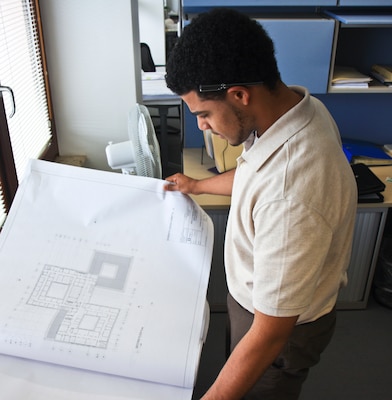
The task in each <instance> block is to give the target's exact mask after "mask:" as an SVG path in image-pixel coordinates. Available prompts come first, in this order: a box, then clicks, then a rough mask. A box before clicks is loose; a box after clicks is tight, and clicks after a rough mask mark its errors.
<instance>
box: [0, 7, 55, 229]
mask: <svg viewBox="0 0 392 400" xmlns="http://www.w3.org/2000/svg"><path fill="white" fill-rule="evenodd" d="M35 2H37V0H35V1H34V0H1V2H0V54H1V57H0V84H1V85H4V86H8V87H10V88H11V89H12V91H13V93H14V97H15V114H14V116H13V117H12V118H11V117H10V115H11V112H12V108H13V107H12V106H13V105H12V98H11V96H9V95H7V94H6V93H2V96H3V101H4V105H5V114H6V116H7V117H6V125H8V131H9V136H10V142H11V146H12V153H13V160H14V166H12V167H13V168H15V169H16V175H17V178H18V180H19V181H20V179H21V178H22V177H23V174H24V171H25V169H26V166H27V163H28V160H29V159H30V158H40V157H41V156H42V154H43V153H44V152H45V150H46V149H47V148H48V146H49V144H50V142H51V139H52V128H51V122H50V114H49V107H48V99H47V94H46V82H45V76H44V72H43V57H42V55H41V48H40V32H39V26H38V24H37V15H36V8H35V7H36V4H35ZM37 7H38V6H37ZM2 157H3V154H2ZM10 167H11V166H6V167H5V168H6V169H8V168H10ZM5 185H6V182H4V181H3V182H2V185H1V187H0V189H1V190H0V197H1V203H0V206H1V208H0V226H1V220H2V219H4V215H5V213H6V211H7V210H6V207H5V205H4V196H5V192H6V191H5Z"/></svg>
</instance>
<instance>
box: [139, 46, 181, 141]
mask: <svg viewBox="0 0 392 400" xmlns="http://www.w3.org/2000/svg"><path fill="white" fill-rule="evenodd" d="M140 55H141V62H142V70H143V71H144V72H156V66H155V63H154V59H153V58H152V54H151V50H150V47H149V46H148V44H147V43H140ZM150 107H153V106H150ZM173 108H176V110H177V115H169V116H168V117H167V119H169V120H170V119H172V120H177V121H179V122H178V126H179V127H177V126H172V125H168V126H167V133H172V134H179V133H181V122H180V119H181V108H180V106H173ZM151 118H152V119H153V121H154V127H155V130H156V133H157V134H159V133H160V126H159V124H158V123H157V122H156V119H157V118H158V117H157V116H156V115H153V114H151Z"/></svg>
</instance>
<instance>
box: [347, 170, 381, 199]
mask: <svg viewBox="0 0 392 400" xmlns="http://www.w3.org/2000/svg"><path fill="white" fill-rule="evenodd" d="M351 168H352V170H353V172H354V176H355V180H356V181H357V187H358V203H381V202H383V201H384V196H383V195H382V194H381V192H383V191H384V190H385V184H384V183H383V182H382V181H381V180H380V179H379V178H378V177H377V176H376V175H375V174H374V173H373V172H372V171H371V170H370V169H369V167H367V166H366V165H365V164H352V165H351Z"/></svg>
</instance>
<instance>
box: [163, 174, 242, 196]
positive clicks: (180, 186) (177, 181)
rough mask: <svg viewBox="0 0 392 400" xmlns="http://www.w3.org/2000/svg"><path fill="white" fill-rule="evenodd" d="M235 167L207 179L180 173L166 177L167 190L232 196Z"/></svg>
mask: <svg viewBox="0 0 392 400" xmlns="http://www.w3.org/2000/svg"><path fill="white" fill-rule="evenodd" d="M234 174H235V169H232V170H231V171H227V172H224V173H223V174H219V175H214V176H212V177H210V178H206V179H194V178H191V177H189V176H186V175H184V174H181V173H178V174H175V175H172V176H169V177H168V178H166V181H168V184H167V185H166V186H165V187H164V188H165V190H168V191H171V192H174V191H179V192H181V193H184V194H217V195H221V196H231V191H232V188H233V179H234Z"/></svg>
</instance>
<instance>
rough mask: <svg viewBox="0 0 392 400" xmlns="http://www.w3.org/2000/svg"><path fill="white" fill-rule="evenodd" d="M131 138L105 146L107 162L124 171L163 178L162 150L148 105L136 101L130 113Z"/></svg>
mask: <svg viewBox="0 0 392 400" xmlns="http://www.w3.org/2000/svg"><path fill="white" fill-rule="evenodd" d="M128 136H129V140H128V141H125V142H121V143H115V144H113V143H109V145H108V146H106V157H107V160H108V164H109V166H110V167H111V168H113V169H121V170H122V172H123V174H129V175H140V176H148V177H151V178H159V179H162V165H161V153H160V149H159V143H158V139H157V137H156V134H155V129H154V125H153V123H152V120H151V116H150V113H149V111H148V109H147V107H146V106H144V105H141V104H136V105H135V107H134V108H133V109H132V110H131V112H130V113H129V116H128Z"/></svg>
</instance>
